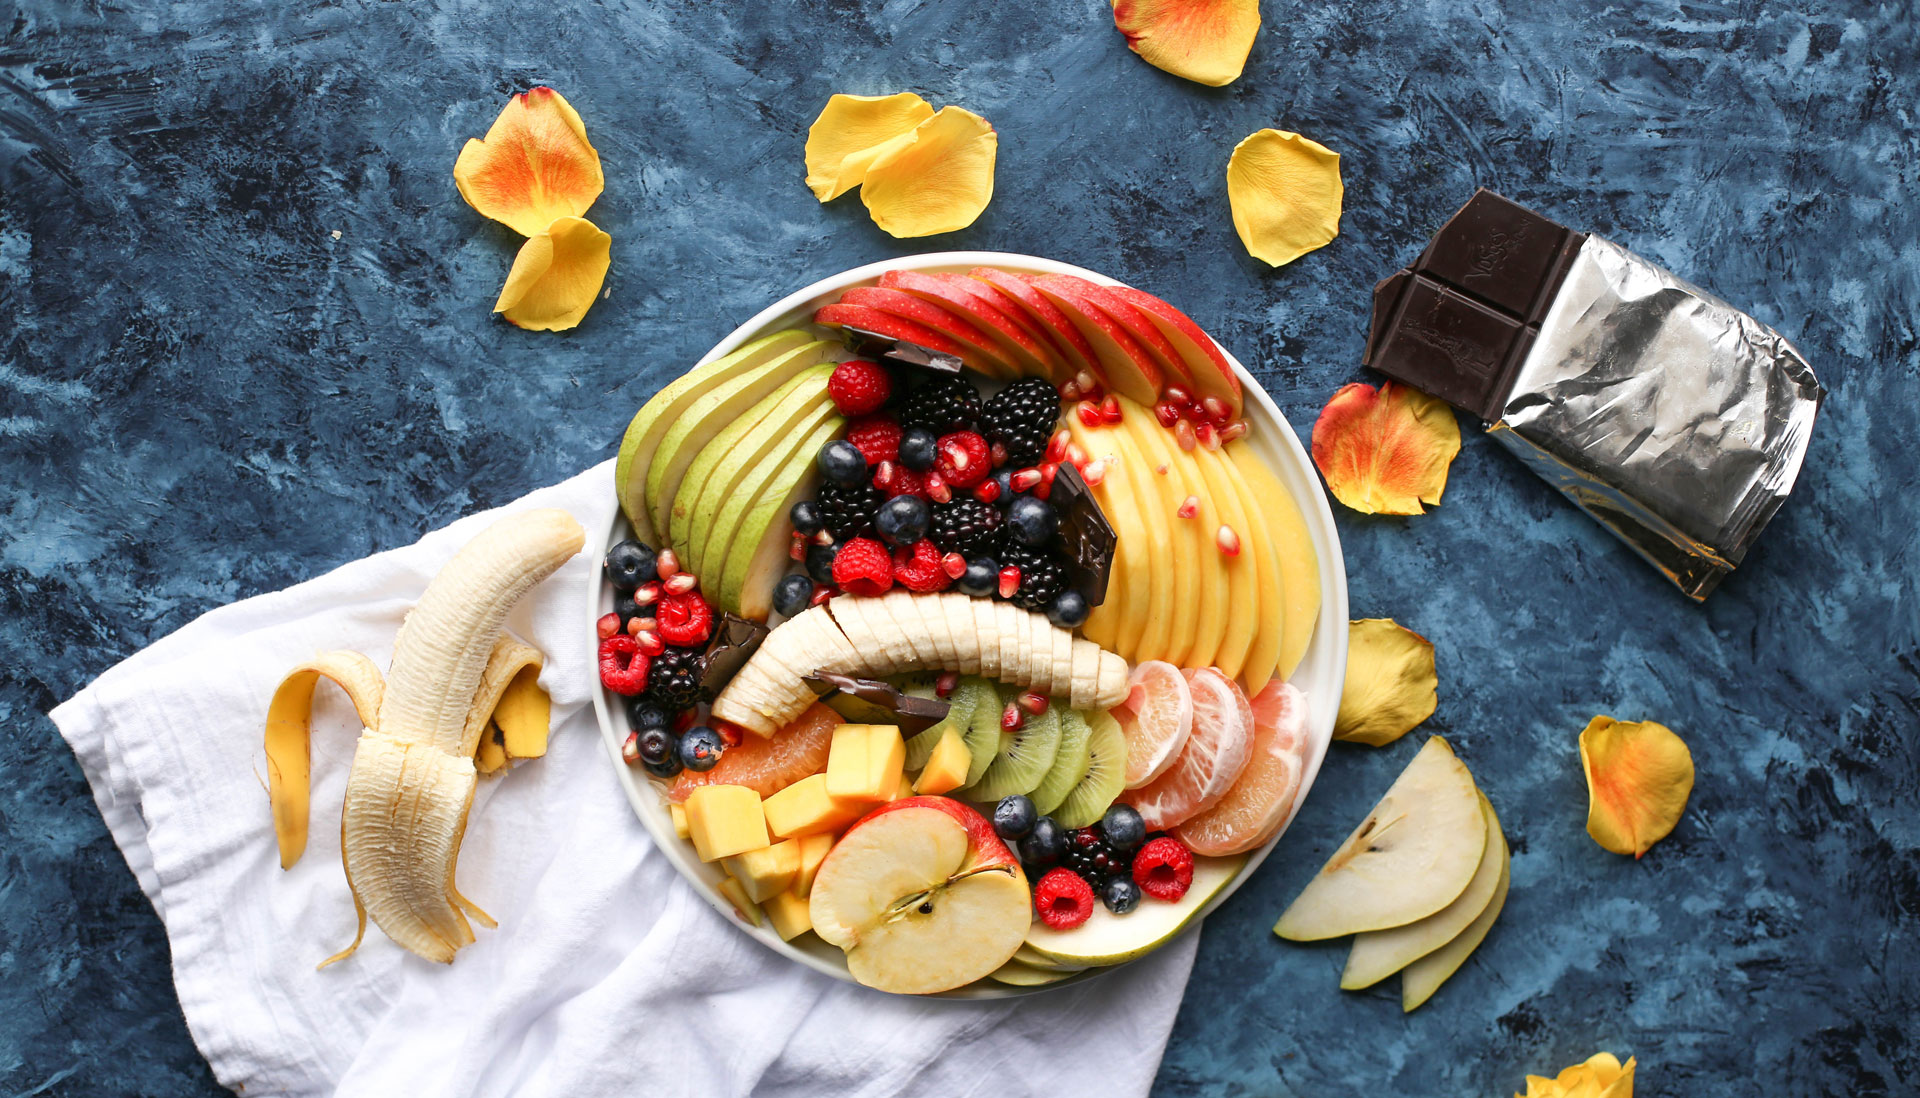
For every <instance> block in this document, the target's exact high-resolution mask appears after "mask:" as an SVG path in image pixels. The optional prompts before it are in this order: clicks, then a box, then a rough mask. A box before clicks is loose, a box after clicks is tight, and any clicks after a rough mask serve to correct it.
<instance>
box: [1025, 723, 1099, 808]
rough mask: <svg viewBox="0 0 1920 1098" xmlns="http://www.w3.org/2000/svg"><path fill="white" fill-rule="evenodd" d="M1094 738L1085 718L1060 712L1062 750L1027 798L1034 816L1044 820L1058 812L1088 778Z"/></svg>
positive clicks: (1055, 756) (1091, 762)
mask: <svg viewBox="0 0 1920 1098" xmlns="http://www.w3.org/2000/svg"><path fill="white" fill-rule="evenodd" d="M1092 735H1093V730H1092V729H1090V728H1088V727H1087V719H1086V718H1085V717H1082V716H1081V715H1080V714H1078V713H1076V712H1074V711H1073V710H1071V709H1066V708H1062V709H1060V750H1059V752H1058V753H1056V754H1055V755H1054V756H1053V768H1052V769H1051V770H1048V771H1047V776H1046V777H1044V778H1042V779H1040V784H1039V785H1038V786H1037V787H1035V789H1034V791H1033V792H1031V793H1029V794H1027V796H1029V797H1032V798H1033V809H1034V811H1035V812H1038V813H1040V815H1042V816H1044V815H1046V814H1047V813H1049V812H1052V811H1053V810H1054V809H1056V808H1059V807H1060V802H1062V801H1064V800H1066V799H1067V794H1069V793H1071V792H1073V788H1074V786H1077V785H1079V784H1080V780H1081V779H1082V778H1085V777H1086V776H1087V768H1088V767H1089V766H1091V765H1092V764H1093V744H1092V742H1091V738H1092Z"/></svg>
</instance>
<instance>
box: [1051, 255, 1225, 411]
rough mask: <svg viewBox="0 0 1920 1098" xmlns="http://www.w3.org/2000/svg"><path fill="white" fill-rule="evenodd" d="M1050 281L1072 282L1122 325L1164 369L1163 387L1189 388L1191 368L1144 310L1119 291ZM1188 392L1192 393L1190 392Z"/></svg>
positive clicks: (1070, 279) (1063, 277)
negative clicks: (1122, 295) (1135, 306)
mask: <svg viewBox="0 0 1920 1098" xmlns="http://www.w3.org/2000/svg"><path fill="white" fill-rule="evenodd" d="M1048 277H1049V278H1053V279H1059V280H1062V281H1066V282H1070V283H1071V284H1072V285H1073V286H1074V287H1075V288H1076V289H1078V290H1079V291H1080V293H1081V295H1082V296H1083V297H1085V298H1086V299H1087V300H1088V301H1091V302H1093V304H1094V305H1095V306H1097V307H1098V308H1099V309H1100V310H1101V311H1102V312H1104V313H1106V314H1107V315H1108V316H1110V317H1112V318H1113V319H1114V320H1116V321H1118V322H1119V323H1120V326H1121V327H1122V328H1125V329H1126V330H1127V334H1128V335H1130V336H1132V337H1133V338H1134V339H1136V340H1138V341H1139V342H1140V346H1142V347H1144V348H1146V351H1147V353H1148V354H1149V355H1152V356H1153V364H1154V365H1155V366H1158V367H1160V375H1161V378H1162V383H1163V384H1166V385H1171V384H1175V383H1178V384H1181V385H1188V384H1189V382H1188V380H1187V376H1186V375H1187V364H1186V362H1185V360H1183V359H1182V358H1181V357H1180V352H1179V351H1176V350H1175V349H1174V346H1173V344H1172V343H1170V342H1168V340H1167V337H1166V336H1164V335H1162V334H1160V329H1159V328H1156V327H1154V325H1153V322H1152V321H1150V320H1148V319H1147V318H1146V317H1145V316H1143V315H1142V314H1141V312H1140V310H1138V309H1136V308H1134V307H1133V305H1132V304H1131V303H1129V302H1128V301H1127V300H1126V299H1125V298H1123V297H1121V296H1120V295H1119V294H1118V293H1116V292H1114V291H1115V287H1113V286H1103V285H1101V284H1100V283H1098V282H1089V281H1088V280H1086V279H1084V278H1076V277H1075V276H1073V275H1049V276H1048ZM1188 391H1189V392H1191V391H1192V390H1191V389H1190V388H1189V390H1188Z"/></svg>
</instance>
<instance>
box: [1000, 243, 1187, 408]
mask: <svg viewBox="0 0 1920 1098" xmlns="http://www.w3.org/2000/svg"><path fill="white" fill-rule="evenodd" d="M1031 285H1032V286H1033V288H1034V289H1036V290H1038V291H1040V295H1041V296H1042V297H1044V298H1046V299H1047V300H1048V301H1051V302H1052V303H1053V304H1054V307H1055V308H1057V309H1059V310H1060V312H1061V314H1062V315H1064V316H1065V317H1066V318H1067V321H1068V323H1069V326H1070V327H1071V328H1073V329H1074V330H1076V331H1078V332H1079V333H1080V334H1081V335H1082V336H1084V337H1085V338H1086V342H1088V343H1089V344H1091V345H1092V346H1093V350H1094V366H1093V372H1094V373H1095V374H1096V375H1098V377H1099V378H1100V380H1101V382H1102V383H1103V384H1104V385H1105V386H1106V387H1107V389H1108V390H1109V391H1111V392H1115V393H1119V394H1120V395H1121V396H1124V397H1126V398H1128V399H1129V400H1136V401H1139V402H1140V403H1142V404H1152V403H1153V402H1154V401H1156V400H1158V399H1159V398H1160V366H1159V364H1157V363H1156V362H1154V360H1153V355H1152V353H1151V352H1149V351H1148V350H1147V349H1146V348H1145V347H1143V346H1141V344H1140V341H1139V340H1137V339H1135V338H1134V337H1133V333H1131V332H1129V331H1127V330H1126V328H1124V327H1122V326H1121V324H1120V322H1119V321H1117V320H1115V319H1113V317H1111V316H1109V315H1107V312H1106V310H1104V309H1102V308H1100V306H1099V305H1098V304H1096V303H1095V302H1094V300H1093V299H1092V298H1091V297H1089V296H1088V294H1087V292H1086V290H1085V287H1087V286H1090V285H1092V283H1090V282H1087V281H1086V280H1085V279H1081V278H1071V277H1069V276H1067V275H1042V276H1041V277H1039V278H1035V279H1033V280H1032V282H1031Z"/></svg>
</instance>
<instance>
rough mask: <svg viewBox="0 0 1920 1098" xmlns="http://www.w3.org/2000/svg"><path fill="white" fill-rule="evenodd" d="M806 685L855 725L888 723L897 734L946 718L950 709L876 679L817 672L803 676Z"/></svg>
mask: <svg viewBox="0 0 1920 1098" xmlns="http://www.w3.org/2000/svg"><path fill="white" fill-rule="evenodd" d="M806 683H807V685H808V686H810V687H812V688H813V692H814V693H815V694H818V695H819V696H820V700H821V701H822V702H824V703H826V705H827V707H828V708H830V709H832V710H833V711H834V712H836V713H838V714H840V715H841V716H842V717H845V718H846V719H847V720H849V721H853V722H855V723H857V724H892V725H898V726H899V727H900V733H901V735H905V736H911V735H913V734H914V733H915V732H922V731H925V730H926V729H929V728H932V727H933V726H934V725H936V724H939V723H940V722H941V721H943V720H945V719H946V716H947V710H948V709H950V708H951V706H949V705H948V704H947V703H946V701H945V700H943V699H941V698H919V697H915V696H913V695H912V694H908V693H906V692H905V691H902V690H901V689H900V688H899V687H897V686H894V685H893V684H892V683H886V682H880V681H878V680H876V679H856V678H853V677H851V676H848V675H836V674H833V673H831V672H827V671H817V672H815V673H813V674H811V675H808V676H807V678H806Z"/></svg>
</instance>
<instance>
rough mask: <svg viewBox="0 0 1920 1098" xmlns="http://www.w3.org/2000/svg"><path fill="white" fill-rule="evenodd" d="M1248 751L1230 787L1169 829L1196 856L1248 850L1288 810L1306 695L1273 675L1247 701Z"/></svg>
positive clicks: (1301, 747)
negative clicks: (1249, 723) (1250, 728)
mask: <svg viewBox="0 0 1920 1098" xmlns="http://www.w3.org/2000/svg"><path fill="white" fill-rule="evenodd" d="M1249 706H1250V708H1251V709H1252V711H1253V750H1252V753H1251V756H1250V758H1249V759H1248V761H1247V768H1246V770H1244V771H1242V772H1241V774H1240V780H1239V781H1236V782H1234V783H1233V788H1232V789H1229V790H1228V791H1227V795H1226V796H1225V797H1222V798H1221V799H1220V803H1218V804H1216V805H1214V806H1213V807H1212V808H1210V809H1208V810H1207V811H1205V812H1201V813H1198V814H1196V815H1194V816H1192V817H1190V818H1189V819H1188V820H1187V822H1186V823H1183V824H1181V825H1180V828H1179V830H1177V831H1176V832H1174V834H1175V835H1176V836H1178V837H1179V839H1180V841H1181V842H1183V843H1186V844H1187V846H1188V847H1189V848H1190V849H1191V850H1192V851H1193V852H1194V853H1195V854H1207V855H1213V856H1219V855H1222V854H1238V853H1240V852H1242V851H1245V850H1252V849H1253V848H1254V847H1256V846H1259V845H1260V844H1261V843H1264V842H1266V841H1267V840H1268V839H1270V838H1272V837H1273V833H1274V832H1275V831H1277V830H1279V828H1280V825H1281V824H1282V823H1284V822H1285V821H1286V819H1287V816H1288V814H1289V813H1290V812H1291V811H1292V810H1293V800H1294V797H1295V796H1297V795H1298V793H1299V790H1300V774H1301V771H1302V770H1303V769H1304V767H1305V765H1306V757H1305V756H1306V746H1307V699H1306V695H1304V694H1302V693H1301V692H1300V691H1298V690H1296V689H1294V688H1293V687H1291V686H1288V685H1287V684H1286V683H1285V682H1283V681H1282V680H1280V679H1274V680H1273V681H1272V682H1270V683H1268V684H1267V686H1266V688H1265V689H1263V690H1261V691H1260V692H1259V693H1258V694H1255V695H1254V696H1253V698H1252V700H1251V702H1250V703H1249Z"/></svg>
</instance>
